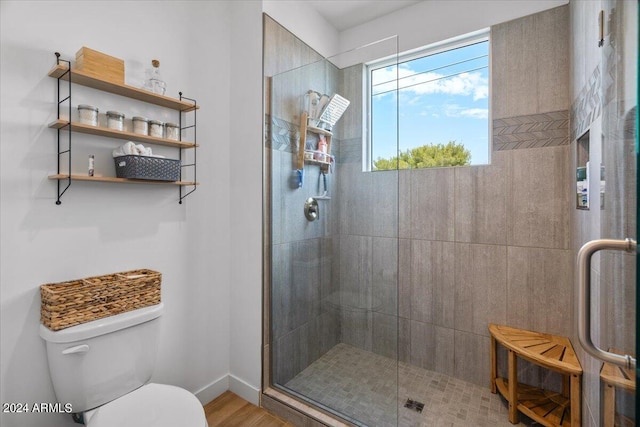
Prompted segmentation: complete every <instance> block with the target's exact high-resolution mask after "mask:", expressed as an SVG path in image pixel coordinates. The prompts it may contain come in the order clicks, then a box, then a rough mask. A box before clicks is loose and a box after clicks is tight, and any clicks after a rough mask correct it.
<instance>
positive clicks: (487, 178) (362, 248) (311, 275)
mask: <svg viewBox="0 0 640 427" xmlns="http://www.w3.org/2000/svg"><path fill="white" fill-rule="evenodd" d="M604 3H606V2H603V4H604ZM610 3H611V4H612V5H613V4H615V5H618V6H619V3H618V2H615V1H612V2H610ZM571 7H573V8H574V11H573V13H574V16H573V17H571V16H570V14H569V11H570V9H569V8H570V6H568V5H565V6H561V7H558V8H554V9H550V10H546V11H542V12H539V13H536V14H535V15H531V16H528V17H522V18H519V19H516V20H514V21H509V22H504V23H497V24H496V25H493V26H492V27H491V28H490V29H489V30H486V31H485V32H484V33H483V34H485V41H484V42H486V39H488V42H486V45H488V47H487V49H488V53H487V54H485V55H482V56H483V57H484V60H486V66H485V65H482V66H474V67H469V68H470V72H476V71H477V70H479V69H480V68H483V67H484V68H487V69H488V68H490V73H488V74H487V75H486V76H485V75H483V74H480V73H478V74H477V75H475V77H474V78H475V79H476V80H475V82H481V83H482V82H484V87H482V90H478V91H476V92H473V94H474V96H477V97H478V98H482V97H483V96H490V98H489V100H488V101H487V102H488V106H485V107H484V108H476V109H474V110H473V111H472V110H465V111H464V112H462V111H463V109H462V108H460V105H457V106H456V104H455V102H454V101H455V100H454V99H453V98H452V99H451V100H450V102H449V104H448V106H449V107H451V108H442V109H440V110H438V111H426V110H425V112H424V113H425V114H441V115H442V116H446V115H455V114H457V115H464V114H467V117H470V118H482V119H484V120H485V121H486V123H487V127H488V129H487V134H486V140H487V141H488V145H487V153H488V158H489V160H488V164H484V162H480V163H482V164H478V165H476V164H473V165H471V166H469V165H465V166H461V167H453V166H451V167H429V168H419V167H414V168H408V169H403V168H388V169H385V170H380V169H383V168H378V167H376V166H375V165H374V162H373V160H375V159H374V158H372V157H377V155H374V154H372V149H371V138H372V136H371V129H372V127H371V125H370V122H371V120H372V118H374V119H376V122H377V123H379V122H384V125H385V126H386V127H385V130H384V132H382V131H380V130H379V129H376V136H375V137H376V138H382V139H384V143H385V144H386V145H387V146H389V147H391V151H392V152H394V153H396V156H398V154H397V153H398V152H400V151H402V150H401V148H402V141H403V138H405V137H406V135H403V129H404V128H403V127H402V126H403V121H406V120H407V118H406V117H405V116H404V111H406V110H404V111H403V109H402V108H401V107H400V106H401V105H404V103H407V102H410V101H411V100H410V99H409V98H410V95H411V93H409V92H410V91H404V90H403V89H402V88H401V87H398V83H397V82H398V81H400V80H401V76H404V75H406V74H402V73H404V72H405V71H406V69H405V67H406V65H405V64H404V62H403V61H404V58H406V56H403V55H402V53H401V52H400V49H399V46H402V43H401V42H400V40H399V39H398V38H397V37H390V38H387V39H384V40H381V41H379V42H376V43H371V44H369V45H367V46H364V47H362V48H359V49H354V50H352V51H349V52H346V53H343V54H340V55H335V56H333V57H330V58H323V57H322V56H321V55H319V54H318V53H317V52H315V51H314V50H312V49H311V48H310V47H309V46H307V45H306V44H305V43H303V42H302V41H301V40H299V39H298V38H297V37H296V36H295V35H293V34H291V33H290V32H289V31H287V30H286V29H285V28H284V27H282V26H280V25H279V24H278V23H277V22H276V21H274V20H273V19H271V18H270V17H268V16H266V15H265V18H264V77H265V79H264V87H265V147H264V159H265V162H264V171H265V174H264V190H265V212H266V215H265V223H264V225H265V230H266V234H265V236H266V238H265V246H264V251H265V264H264V265H265V288H264V297H265V298H264V301H265V305H264V311H265V330H264V337H265V339H264V365H263V372H264V376H263V390H264V394H263V402H262V403H263V404H264V405H265V406H267V407H268V408H270V409H278V408H279V409H278V410H281V411H283V413H286V414H287V415H288V416H289V417H290V418H291V419H294V420H298V421H299V422H296V425H297V424H300V425H309V426H311V425H316V424H313V422H314V421H308V420H307V421H304V420H303V418H301V417H303V415H301V414H302V413H304V414H307V415H309V417H310V418H312V419H315V420H320V421H322V422H324V423H326V424H328V425H336V424H335V423H336V422H337V421H336V420H339V421H340V422H343V423H346V424H347V425H359V426H454V427H468V426H474V427H476V426H487V427H494V426H505V427H506V426H511V425H512V424H511V423H509V416H508V405H507V403H506V401H505V400H504V399H503V398H501V397H500V396H499V395H498V394H492V393H491V388H490V378H491V372H490V369H491V366H492V364H491V360H490V358H491V353H490V334H489V331H488V325H489V324H490V323H495V324H502V325H509V326H512V327H515V328H520V329H526V330H530V331H540V332H543V333H546V334H553V335H559V336H563V337H568V338H570V339H571V341H572V343H573V346H574V347H575V348H576V353H577V354H578V357H579V359H580V362H581V363H582V369H583V370H584V376H583V377H582V378H583V380H582V387H583V393H582V404H583V406H582V407H583V408H584V409H583V410H582V418H583V425H598V422H599V421H600V419H601V415H602V414H601V413H600V412H599V411H600V408H601V405H600V403H599V399H600V376H599V373H600V368H601V364H599V362H597V361H595V360H592V359H590V357H589V356H588V355H587V354H586V353H585V352H584V351H583V350H582V349H581V348H580V347H579V343H578V340H577V337H576V329H575V320H576V313H577V310H576V301H575V298H574V292H575V283H574V279H575V277H574V274H575V270H574V264H575V255H576V253H577V250H578V249H579V247H580V246H581V245H582V244H583V243H584V242H585V241H587V240H590V239H593V238H597V237H598V236H604V234H605V233H606V234H607V235H608V236H604V237H609V236H613V237H615V238H623V237H627V236H630V237H633V235H634V234H635V225H636V223H635V211H634V210H633V208H635V207H636V200H635V198H634V197H633V194H632V192H633V191H634V190H635V181H634V180H635V173H636V171H635V166H636V165H635V163H634V161H635V160H634V157H633V156H632V155H630V153H629V150H630V148H629V147H630V145H629V144H630V141H633V138H635V135H636V133H635V129H636V127H637V126H636V118H635V111H636V109H635V107H634V105H635V104H634V102H635V97H632V98H633V99H631V100H630V99H628V98H629V97H626V98H625V97H623V96H622V95H621V94H622V93H623V92H624V91H625V90H626V89H625V88H624V87H622V86H624V85H622V84H619V85H618V86H616V85H615V84H612V83H610V82H609V81H608V80H607V81H604V80H603V81H602V82H601V80H600V79H602V78H603V77H602V72H603V70H602V68H603V67H604V66H605V65H606V66H607V67H609V69H610V70H611V72H610V73H608V75H614V74H615V73H614V72H618V74H619V75H623V74H625V73H627V74H628V70H627V68H628V67H627V68H625V67H626V66H625V67H623V66H622V65H621V63H619V62H620V61H617V60H616V58H617V56H616V55H615V54H612V53H611V51H612V50H616V49H620V48H621V47H623V45H624V43H620V42H618V44H617V45H616V44H615V43H614V42H615V41H616V38H615V37H611V40H612V42H611V43H609V44H607V43H606V41H605V49H604V50H603V51H602V53H601V52H597V57H600V55H602V58H603V61H602V65H598V66H596V67H595V68H594V69H593V70H587V71H588V72H589V73H592V72H593V73H592V74H589V73H586V74H585V75H581V74H579V73H578V72H577V71H575V70H573V71H571V72H573V74H570V63H569V61H568V59H567V51H569V49H572V52H574V53H575V52H576V51H577V50H578V49H581V48H580V47H576V46H575V45H571V44H570V42H571V37H570V36H571V31H574V35H573V37H574V39H573V43H574V44H576V43H578V42H576V41H575V40H578V39H579V38H578V36H576V35H575V34H576V31H578V30H575V29H574V30H570V29H569V25H568V24H569V22H571V23H572V24H573V23H574V22H575V21H576V20H579V19H578V18H576V14H580V13H583V12H584V10H583V9H585V8H588V7H590V6H589V5H588V4H587V2H579V3H576V4H573V3H572V4H571ZM625 7H627V8H629V7H630V6H629V4H628V3H625ZM610 9H611V10H610V12H608V13H610V14H612V15H614V14H615V9H616V8H614V7H611V8H610ZM634 10H636V9H634ZM584 13H586V12H584ZM589 13H591V12H589ZM636 15H637V13H636ZM594 16H595V15H594ZM585 19H586V18H585ZM611 22H614V23H615V22H617V21H615V20H612V21H611ZM573 25H574V28H578V29H579V28H580V27H578V26H577V25H575V24H573ZM635 25H636V27H635V28H636V31H637V23H635ZM617 31H618V32H620V31H621V30H620V29H618V30H617ZM622 33H624V31H622V32H621V33H620V34H618V40H621V39H622V38H623V36H624V34H622ZM522 34H527V35H528V36H527V37H522ZM625 34H626V33H625ZM625 40H626V39H625ZM628 40H633V37H631V38H629V39H628ZM580 43H582V42H580ZM584 43H585V44H586V42H584ZM627 43H630V42H629V41H627ZM486 45H485V46H486ZM585 49H586V48H585ZM607 52H609V53H607ZM605 54H606V56H605ZM576 55H577V54H576ZM574 59H575V58H574ZM610 61H613V62H614V63H615V64H614V65H615V66H612V63H611V62H610ZM372 62H376V63H378V64H380V63H384V64H385V65H384V67H385V68H384V70H385V72H386V75H388V76H391V78H390V79H389V80H388V81H385V82H382V83H383V84H385V85H386V86H385V90H384V91H381V94H382V99H383V102H384V103H385V108H382V107H380V104H376V105H373V104H372V101H371V100H372V93H371V91H372V87H374V85H373V84H372V82H371V81H370V79H371V78H372V77H371V76H372V75H371V70H372V68H371V67H370V64H371V63H372ZM607 64H608V65H607ZM574 65H575V64H574ZM578 65H584V64H582V63H579V64H578ZM578 65H575V66H576V67H577V66H578ZM616 67H617V68H616ZM585 68H586V66H585ZM629 69H631V68H629ZM487 71H489V70H487ZM623 71H624V72H623ZM632 74H633V73H632ZM570 75H571V76H572V77H571V79H570V77H569V76H570ZM588 75H591V77H585V76H588ZM625 75H626V74H625ZM634 75H635V76H637V69H635V74H634ZM437 77H438V76H437ZM448 77H452V76H447V75H444V73H443V75H442V76H439V77H438V78H441V79H442V81H446V79H447V78H448ZM483 78H484V80H482V79H483ZM580 78H582V80H580ZM617 79H618V81H620V82H621V81H624V80H622V79H621V78H620V77H619V76H618V77H617ZM614 80H615V79H614ZM625 84H626V85H627V86H629V87H631V86H633V85H632V84H631V83H630V82H628V81H627V82H626V83H625ZM571 85H574V86H575V87H573V88H572V87H571ZM607 87H608V88H613V89H611V90H609V92H606V90H605V89H606V88H607ZM633 87H635V86H633ZM614 89H615V90H614ZM438 90H441V91H442V92H445V91H446V90H448V91H450V92H448V93H447V94H448V95H452V96H453V95H455V93H454V92H455V91H464V90H468V88H467V87H465V86H459V87H458V86H454V85H449V86H446V85H443V86H441V87H440V88H439V89H438ZM616 91H617V92H616ZM425 92H426V91H425ZM614 92H615V93H614ZM627 92H628V91H627ZM630 93H631V92H630ZM633 93H635V92H633ZM334 94H337V95H339V96H340V97H341V98H343V99H344V100H346V101H348V102H349V105H348V107H347V108H346V110H345V111H344V114H342V116H341V117H340V118H339V120H337V122H335V123H334V124H331V125H330V126H327V125H326V124H322V123H319V122H317V121H313V120H311V121H310V120H309V113H310V110H311V109H312V108H311V107H310V105H311V104H312V103H313V101H310V96H311V97H313V99H314V100H315V102H316V104H314V105H320V104H321V100H322V99H323V98H324V99H325V100H326V101H328V100H329V99H331V97H332V96H333V95H334ZM570 95H571V97H570ZM600 96H602V98H600ZM616 97H617V98H616ZM622 100H624V101H625V102H624V103H621V101H622ZM623 104H624V105H623ZM627 104H628V105H627ZM591 106H595V107H593V108H592V107H591ZM454 107H455V108H454ZM601 107H602V108H601ZM623 107H624V108H623ZM622 112H625V115H624V117H625V120H626V121H624V126H622V127H621V126H618V125H619V123H618V122H620V123H623V121H622V119H621V117H623V115H622V114H618V113H622ZM601 113H604V116H603V117H600V116H599V115H600V114H601ZM317 114H318V111H316V112H315V115H316V116H317ZM381 118H383V120H380V119H381ZM612 123H613V124H616V126H613V125H612ZM540 129H542V131H541V130H540ZM589 129H591V141H592V142H591V145H592V147H591V162H590V164H591V166H592V169H593V170H596V169H598V163H603V165H604V169H605V170H606V172H605V176H606V186H607V187H606V188H607V190H606V194H605V195H604V198H603V205H602V206H601V207H600V206H597V203H596V204H595V205H593V206H592V208H591V210H585V209H576V177H577V175H576V169H580V168H581V167H582V169H584V165H580V164H576V159H578V162H579V161H580V153H577V151H576V150H577V149H576V140H578V139H579V138H580V136H581V135H583V134H584V133H585V131H587V130H589ZM620 129H623V130H622V131H620ZM632 134H633V135H632ZM481 136H482V137H484V134H483V135H481ZM425 142H432V141H425ZM436 142H440V141H436ZM445 142H446V141H445ZM606 144H609V145H606ZM625 153H626V154H625ZM398 157H399V156H398ZM392 161H397V162H399V161H398V160H397V158H396V160H393V159H392ZM625 162H626V163H625ZM594 165H595V166H594ZM622 166H624V167H622ZM376 169H377V170H376ZM591 173H592V175H591V176H594V175H593V173H594V172H593V171H592V172H591ZM590 185H591V187H593V188H595V187H596V181H593V180H592V181H591V184H590ZM602 185H604V183H603V184H602ZM610 185H611V188H610V187H609V186H610ZM593 188H592V189H593ZM594 194H595V192H594ZM610 197H611V198H610ZM609 198H610V199H609ZM592 200H593V199H592ZM594 203H595V202H594ZM598 208H600V209H598ZM623 214H624V215H623ZM612 216H615V217H616V218H621V220H620V221H622V222H623V223H624V225H620V224H619V223H618V222H617V221H618V220H614V219H612ZM612 228H615V230H612ZM614 231H615V232H614ZM623 231H624V234H625V236H623V235H622V232H623ZM608 258H610V256H608V255H603V256H602V257H601V259H602V260H604V261H602V262H604V263H605V264H606V265H603V266H602V267H601V268H600V264H593V265H594V266H596V267H594V268H596V269H597V270H599V271H594V274H593V276H594V283H593V286H594V289H596V291H595V292H599V295H598V298H594V299H600V298H601V299H602V300H603V301H607V300H608V302H607V305H603V307H605V308H603V309H602V312H600V311H596V310H595V309H594V313H595V315H598V316H600V317H599V319H598V320H597V321H598V322H600V329H601V330H600V338H601V341H602V343H601V345H602V346H606V345H607V344H608V345H609V346H615V345H618V344H617V343H620V346H622V347H625V351H627V352H629V351H632V350H630V349H629V347H631V346H632V344H633V343H634V342H635V334H636V332H635V328H634V327H633V319H632V318H633V317H634V316H635V312H636V310H635V306H633V307H632V305H633V304H632V302H633V300H634V299H635V295H636V294H635V286H634V284H635V276H634V274H633V271H632V269H633V267H634V265H635V256H632V255H621V256H619V257H616V258H615V259H614V260H613V261H611V260H609V259H608ZM616 263H617V264H616ZM618 264H624V266H623V267H624V268H619V265H618ZM614 269H615V271H616V272H613V270H614ZM619 271H624V272H623V273H620V272H619ZM618 276H619V277H618ZM604 277H606V278H607V284H604V282H602V278H604ZM627 279H628V280H627ZM614 288H615V289H614ZM605 289H607V291H606V292H605ZM605 294H606V295H605ZM625 304H626V305H625ZM605 311H606V312H607V313H613V314H615V316H617V317H615V322H609V320H608V314H607V313H605ZM609 317H611V316H609ZM612 336H613V338H611V337H612ZM497 359H498V366H499V372H498V374H499V376H501V377H505V376H506V364H507V357H506V351H504V349H503V348H500V349H499V352H498V354H497ZM517 376H518V380H519V381H521V382H523V383H526V384H531V385H534V386H536V387H537V386H540V387H544V388H546V389H551V390H555V391H557V392H560V390H563V378H562V377H561V376H560V375H559V374H557V373H556V372H550V371H549V370H545V369H541V368H539V367H537V366H535V365H533V364H531V363H528V362H527V361H525V360H522V361H520V362H519V363H518V373H517ZM630 399H631V398H628V397H626V398H625V397H620V396H619V397H618V400H617V408H618V410H619V411H621V412H626V413H627V414H629V413H633V409H632V408H631V406H632V402H631V400H630ZM274 402H278V403H279V404H282V406H278V407H276V406H274ZM270 405H271V406H270ZM300 405H302V406H304V408H303V407H302V406H300ZM292 408H295V409H292ZM287 411H289V412H287ZM296 417H298V418H296ZM328 417H330V418H328ZM588 419H591V420H592V421H591V424H589V423H588V421H587V420H588ZM594 421H595V422H594ZM520 422H521V424H522V425H531V423H532V421H531V420H530V419H528V418H527V417H526V416H522V417H521V418H520Z"/></svg>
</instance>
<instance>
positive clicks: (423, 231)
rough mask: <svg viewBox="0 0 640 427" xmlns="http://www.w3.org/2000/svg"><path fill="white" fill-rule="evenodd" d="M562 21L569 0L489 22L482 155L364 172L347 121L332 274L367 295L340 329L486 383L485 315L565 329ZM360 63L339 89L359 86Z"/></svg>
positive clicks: (568, 261)
mask: <svg viewBox="0 0 640 427" xmlns="http://www.w3.org/2000/svg"><path fill="white" fill-rule="evenodd" d="M568 23H569V12H568V7H566V6H564V7H560V8H556V9H552V10H549V11H545V12H542V13H539V14H536V15H532V16H528V17H525V18H522V19H518V20H515V21H511V22H507V23H504V24H500V25H497V26H495V27H492V29H491V44H492V48H491V49H492V51H491V55H492V84H491V86H492V93H493V96H492V119H493V122H492V125H493V128H494V132H493V141H492V147H491V150H492V153H491V164H490V165H486V166H470V167H456V168H437V169H417V170H403V171H400V172H399V173H398V172H397V171H385V172H363V171H362V155H361V153H362V127H361V126H354V127H353V128H350V129H345V135H343V138H342V141H341V145H340V151H339V158H338V167H337V169H338V177H339V182H338V194H339V205H340V206H343V207H345V208H344V209H342V210H341V211H340V221H339V230H338V232H339V239H340V258H339V260H340V272H341V275H340V288H341V290H342V291H354V290H357V291H358V292H359V293H360V294H364V295H372V296H373V297H372V299H371V303H372V310H370V311H366V312H362V311H353V310H352V311H343V313H342V315H341V322H340V325H341V338H342V342H345V343H347V344H351V345H355V346H358V347H361V348H365V349H367V350H371V351H374V352H376V353H379V354H383V355H387V356H391V357H396V355H397V356H398V357H399V358H400V360H402V361H405V362H409V363H411V364H414V365H417V366H420V367H423V368H426V369H430V370H435V371H438V372H441V373H445V374H449V375H452V376H454V377H457V378H461V379H464V380H466V381H470V382H473V383H475V384H479V385H483V386H486V385H488V382H489V334H488V330H487V324H488V323H490V322H496V323H502V324H508V325H511V326H515V327H521V328H526V329H532V330H537V331H541V332H547V333H552V334H560V335H564V336H569V335H570V334H571V331H572V329H573V325H572V320H573V317H572V310H573V263H574V258H573V253H572V251H571V239H570V229H571V228H570V216H571V210H570V209H569V207H570V206H571V203H570V197H571V194H572V193H571V189H572V188H573V187H572V186H573V182H572V181H571V177H572V173H571V171H570V168H569V165H570V159H569V152H570V147H569V139H568V123H569V121H568V118H569V113H568V107H569V101H568V95H569V88H568V85H569V63H568V60H567V58H568V53H569V48H568V45H569V31H568ZM359 76H362V73H361V70H360V69H359V67H351V68H349V69H346V70H343V77H342V80H341V81H342V82H343V84H342V85H341V86H340V91H341V92H340V93H341V94H342V93H343V92H344V94H345V96H346V97H347V98H350V97H351V98H350V99H359V98H358V97H359V96H360V94H359V93H357V91H359V90H361V89H360V88H361V84H354V80H357V79H359V78H361V77H359ZM345 82H349V84H344V83H345ZM354 91H355V92H354ZM350 108H351V107H350ZM356 112H357V111H356ZM396 230H397V231H396ZM396 232H397V233H399V234H398V236H399V240H396V239H395V236H396V234H395V233H396ZM396 245H397V247H396ZM396 277H398V280H397V281H396ZM396 283H397V286H398V292H397V296H398V300H397V301H396V288H395V287H396ZM376 297H378V299H376ZM396 307H397V309H396ZM396 322H399V327H398V328H396V326H395V325H396ZM398 333H399V337H397V334H398ZM520 374H521V378H523V379H524V380H525V381H528V382H529V383H533V384H536V383H540V382H544V383H547V384H551V385H552V386H558V385H559V383H558V379H557V378H555V377H553V378H547V377H546V374H545V373H544V372H541V371H539V370H537V369H534V368H532V367H531V366H529V365H526V364H522V368H521V373H520Z"/></svg>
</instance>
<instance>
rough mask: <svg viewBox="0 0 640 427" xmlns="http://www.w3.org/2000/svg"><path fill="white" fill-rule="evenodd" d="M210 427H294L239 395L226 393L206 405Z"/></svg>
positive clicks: (205, 410) (205, 409)
mask: <svg viewBox="0 0 640 427" xmlns="http://www.w3.org/2000/svg"><path fill="white" fill-rule="evenodd" d="M204 412H205V414H206V415H207V422H208V423H209V427H217V426H229V427H233V426H238V427H251V426H256V427H258V426H259V427H263V426H264V427H280V426H284V427H294V426H293V424H289V423H288V422H286V421H284V420H282V419H281V418H278V417H276V416H275V415H273V414H271V413H269V412H267V411H266V410H264V409H262V408H259V407H257V406H256V405H254V404H252V403H249V402H247V401H246V400H244V399H242V398H241V397H239V396H238V395H236V394H234V393H232V392H230V391H225V392H224V393H223V394H221V395H220V396H218V397H217V398H216V399H215V400H212V401H211V402H209V403H207V404H206V405H204Z"/></svg>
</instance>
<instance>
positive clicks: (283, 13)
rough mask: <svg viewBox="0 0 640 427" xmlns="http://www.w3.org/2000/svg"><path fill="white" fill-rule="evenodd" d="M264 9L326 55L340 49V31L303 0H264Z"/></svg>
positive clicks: (328, 55) (330, 54) (334, 53)
mask: <svg viewBox="0 0 640 427" xmlns="http://www.w3.org/2000/svg"><path fill="white" fill-rule="evenodd" d="M262 10H263V11H264V12H265V13H266V14H267V15H269V16H271V17H272V18H273V19H275V20H276V21H278V23H279V24H280V25H282V26H283V27H285V28H286V29H287V30H289V31H291V32H292V33H293V34H295V35H296V36H297V37H298V38H299V39H300V40H302V41H303V42H305V43H306V44H308V45H309V46H311V47H312V48H313V49H315V50H316V51H317V52H318V53H319V54H321V55H322V56H324V57H330V56H333V55H336V54H338V53H340V52H342V50H340V47H341V46H340V33H339V32H338V30H336V29H335V28H334V27H333V26H332V25H331V24H330V23H329V22H328V21H327V20H326V19H324V17H323V16H322V15H320V14H319V13H318V12H317V11H316V10H315V9H314V8H313V7H312V6H310V5H308V4H307V3H306V2H304V1H301V0H264V1H263V2H262Z"/></svg>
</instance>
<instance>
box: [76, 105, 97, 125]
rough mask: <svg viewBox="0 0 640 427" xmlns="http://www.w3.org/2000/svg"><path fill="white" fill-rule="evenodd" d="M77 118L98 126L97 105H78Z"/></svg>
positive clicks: (86, 123)
mask: <svg viewBox="0 0 640 427" xmlns="http://www.w3.org/2000/svg"><path fill="white" fill-rule="evenodd" d="M78 119H79V121H80V123H82V124H85V125H91V126H98V107H94V106H93V105H86V104H80V105H78Z"/></svg>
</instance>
